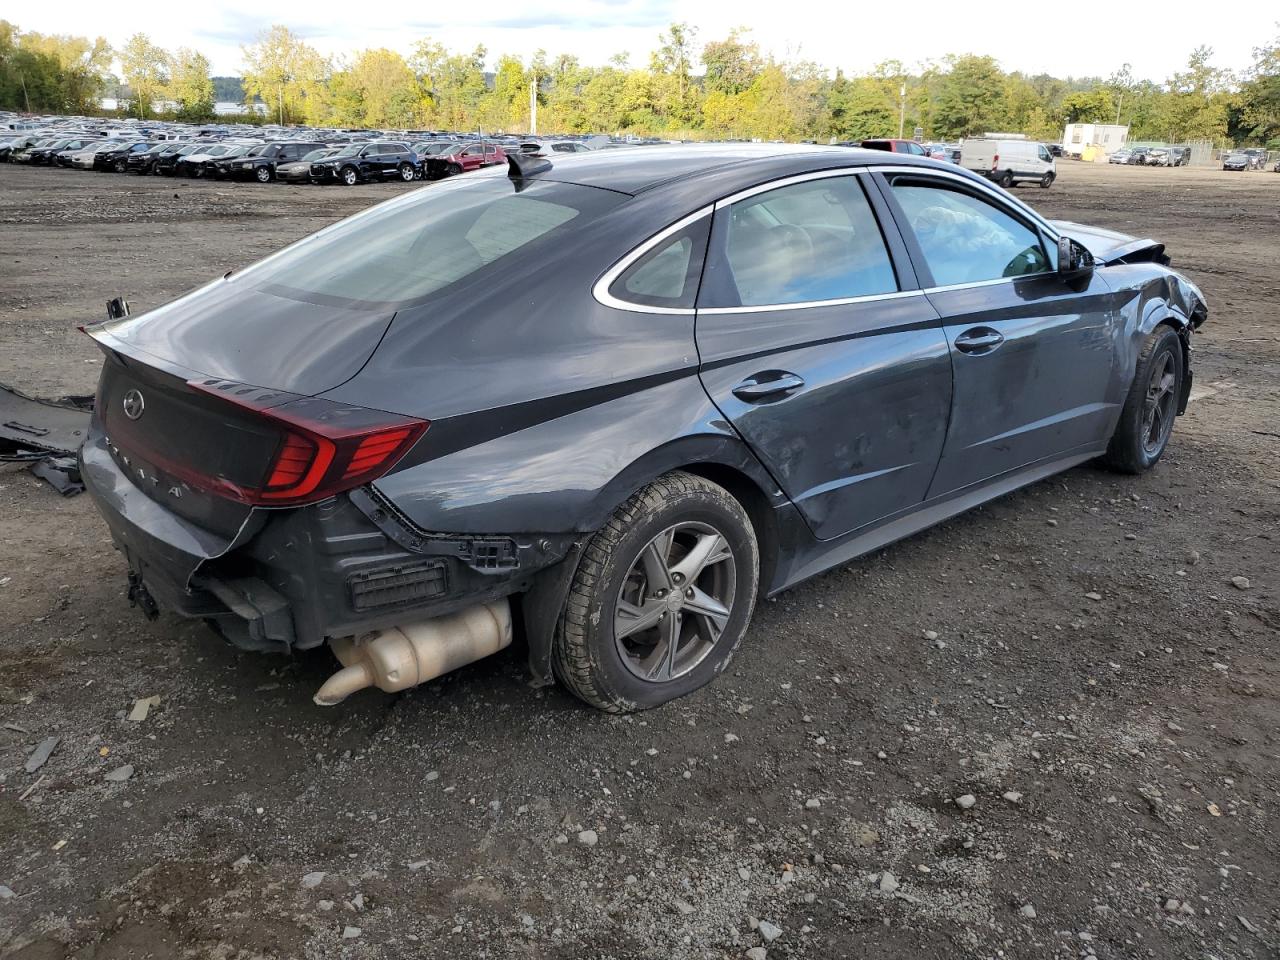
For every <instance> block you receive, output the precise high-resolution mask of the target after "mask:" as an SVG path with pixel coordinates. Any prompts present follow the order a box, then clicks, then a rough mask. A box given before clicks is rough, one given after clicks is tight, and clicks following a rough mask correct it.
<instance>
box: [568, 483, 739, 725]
mask: <svg viewBox="0 0 1280 960" xmlns="http://www.w3.org/2000/svg"><path fill="white" fill-rule="evenodd" d="M713 538H714V539H713ZM699 553H702V554H704V555H703V561H704V564H703V565H698V563H697V560H696V559H691V558H696V556H697V555H698V554H699ZM706 553H709V554H710V560H709V562H706V561H707V559H708V558H707V556H706V555H705V554H706ZM646 557H647V558H648V560H646V559H645V558H646ZM659 563H660V564H661V566H657V565H658V564H659ZM681 567H684V571H685V572H684V573H682V572H681ZM655 570H656V571H657V572H656V573H655ZM655 577H662V578H664V580H665V583H666V585H667V586H666V588H662V587H659V588H658V589H653V588H652V582H653V580H654V579H655ZM759 580H760V552H759V547H758V546H757V544H756V537H755V531H754V530H753V529H752V526H751V520H750V518H749V517H748V516H747V513H746V511H745V510H744V509H743V508H742V504H740V503H739V502H738V501H737V500H736V499H734V498H733V496H732V495H730V494H729V492H728V491H726V490H725V489H724V488H723V487H719V486H717V485H716V484H714V483H712V482H711V481H709V480H705V479H703V478H702V477H697V476H694V475H693V474H689V473H683V472H676V473H669V474H667V475H666V476H663V477H659V478H658V479H657V480H655V481H654V482H653V483H651V484H649V485H648V486H647V487H645V488H644V489H642V490H640V491H639V492H637V493H636V494H634V495H633V496H632V497H631V498H630V499H629V500H628V501H627V502H626V503H624V504H623V505H622V506H620V507H619V508H618V509H617V510H616V511H615V512H614V514H613V516H612V517H610V518H609V520H608V522H607V523H605V525H604V527H602V528H601V529H600V530H599V531H598V532H597V533H596V534H595V535H594V536H592V538H591V540H590V541H588V543H587V546H586V549H585V550H584V551H583V553H582V559H581V560H580V562H579V565H578V569H577V572H576V573H575V574H574V577H573V581H572V583H571V584H570V587H569V594H568V597H567V599H566V601H565V606H564V610H563V611H562V613H561V617H560V623H559V625H558V627H557V630H556V636H555V640H554V643H553V650H552V665H553V667H554V669H555V673H556V676H557V677H558V678H559V680H560V682H561V683H563V684H564V685H565V687H567V688H568V689H569V690H570V691H571V692H572V693H574V694H575V695H576V696H578V697H579V698H581V699H582V700H584V701H586V702H587V703H589V704H591V705H592V706H593V707H598V708H599V709H601V710H604V711H607V712H609V713H627V712H630V711H633V710H644V709H648V708H650V707H656V706H659V705H660V704H663V703H666V702H668V701H670V700H674V699H676V698H677V697H682V696H685V695H686V694H689V693H692V692H693V691H694V690H697V689H698V688H699V687H702V686H704V685H706V684H707V683H710V682H711V681H712V680H714V679H715V678H716V677H717V676H719V675H720V673H721V672H723V671H724V669H725V667H726V666H728V664H729V661H730V660H731V659H732V657H733V654H734V652H735V651H736V650H737V649H738V645H739V644H740V643H741V642H742V638H743V636H744V635H745V634H746V630H747V625H748V623H749V622H750V620H751V613H752V611H753V609H754V607H755V600H756V591H757V589H758V587H759ZM681 584H683V586H681ZM693 591H697V593H696V594H694V593H693ZM693 596H697V599H698V600H699V601H700V602H701V603H704V604H706V606H705V608H704V609H706V610H708V611H710V610H711V609H712V606H711V605H712V604H713V603H714V604H715V609H716V610H717V611H718V612H717V613H715V614H714V615H710V614H709V613H702V612H698V611H697V610H695V609H694V608H693V607H692V605H690V606H686V605H685V604H686V602H687V601H688V600H689V599H691V598H692V597H693ZM664 597H665V599H663V598H664ZM628 620H632V621H635V623H640V622H642V621H644V622H645V625H643V626H640V627H639V629H636V627H635V626H634V625H633V626H632V627H631V629H630V630H629V631H628V633H627V634H625V635H624V636H623V637H621V638H619V637H618V629H619V626H620V625H621V626H622V627H623V628H624V629H625V628H626V626H627V623H628ZM673 637H674V639H675V643H674V646H672V644H671V639H672V638H673ZM663 650H668V651H671V650H673V651H674V656H666V655H664V654H663V652H662V651H663ZM645 673H648V674H649V677H650V678H648V679H646V678H645V676H644V674H645Z"/></svg>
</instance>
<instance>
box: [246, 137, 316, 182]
mask: <svg viewBox="0 0 1280 960" xmlns="http://www.w3.org/2000/svg"><path fill="white" fill-rule="evenodd" d="M323 146H324V144H323V143H321V142H320V141H319V140H280V141H276V142H274V143H263V144H259V145H258V146H256V147H253V148H252V149H250V150H249V152H248V153H246V154H245V155H244V156H242V157H237V158H236V159H234V160H232V161H231V163H229V164H227V167H226V176H228V177H230V178H231V179H232V180H257V181H258V182H259V183H270V182H271V181H272V180H274V179H275V178H276V167H277V166H279V165H280V164H282V163H293V162H294V161H295V160H301V159H302V158H303V157H304V156H306V155H307V154H308V153H310V152H311V151H312V150H318V149H319V148H320V147H323Z"/></svg>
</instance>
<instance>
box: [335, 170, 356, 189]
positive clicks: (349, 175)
mask: <svg viewBox="0 0 1280 960" xmlns="http://www.w3.org/2000/svg"><path fill="white" fill-rule="evenodd" d="M338 178H339V179H340V180H341V181H342V182H343V183H345V184H346V185H347V186H348V187H354V186H355V185H356V184H357V183H359V182H360V172H359V171H358V170H356V168H355V167H343V168H342V170H341V171H340V172H339V173H338Z"/></svg>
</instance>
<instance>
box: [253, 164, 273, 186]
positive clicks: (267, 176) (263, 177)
mask: <svg viewBox="0 0 1280 960" xmlns="http://www.w3.org/2000/svg"><path fill="white" fill-rule="evenodd" d="M253 176H254V178H255V179H256V180H257V181H258V182H259V183H270V182H271V179H272V176H273V174H272V172H271V168H270V167H258V168H257V169H256V170H254V171H253Z"/></svg>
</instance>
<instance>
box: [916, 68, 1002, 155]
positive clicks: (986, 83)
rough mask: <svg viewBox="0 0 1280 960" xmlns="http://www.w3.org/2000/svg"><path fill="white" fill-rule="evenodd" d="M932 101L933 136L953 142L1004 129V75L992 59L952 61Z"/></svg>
mask: <svg viewBox="0 0 1280 960" xmlns="http://www.w3.org/2000/svg"><path fill="white" fill-rule="evenodd" d="M947 67H948V69H947V70H946V72H945V73H944V74H943V75H942V77H941V78H940V80H939V83H938V89H937V92H936V93H935V95H934V97H933V105H932V106H933V109H932V114H933V132H934V134H935V135H937V136H942V137H947V138H949V139H954V138H956V137H965V136H972V135H973V134H978V133H983V132H984V131H989V130H998V129H1000V128H1001V127H1002V126H1004V121H1005V103H1004V74H1003V73H1002V72H1001V70H1000V67H999V65H998V64H997V63H996V61H995V60H994V59H993V58H992V57H979V56H974V55H973V54H965V55H964V56H960V57H953V58H949V62H948V63H947Z"/></svg>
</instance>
